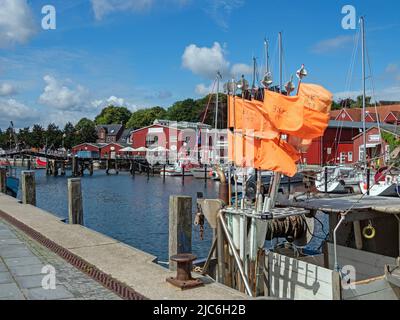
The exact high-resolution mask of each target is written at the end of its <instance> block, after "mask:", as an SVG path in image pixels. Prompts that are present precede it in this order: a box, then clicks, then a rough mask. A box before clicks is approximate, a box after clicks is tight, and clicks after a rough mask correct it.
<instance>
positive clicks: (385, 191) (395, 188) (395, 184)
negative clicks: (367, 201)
mask: <svg viewBox="0 0 400 320" xmlns="http://www.w3.org/2000/svg"><path fill="white" fill-rule="evenodd" d="M360 23H361V41H362V51H361V52H362V81H363V95H362V97H363V108H362V119H363V146H364V152H363V163H364V171H363V173H362V174H360V177H361V182H360V183H359V185H360V189H361V192H362V193H363V194H367V195H370V196H399V184H400V175H399V174H398V173H394V172H392V171H393V170H392V167H391V166H389V167H383V168H380V169H379V170H378V172H376V174H375V175H374V179H373V180H371V179H370V177H368V175H369V171H370V170H368V161H367V130H366V126H365V123H366V122H365V117H366V72H365V65H366V64H365V57H366V45H365V20H364V18H363V17H362V18H361V19H360ZM378 121H379V119H378ZM370 181H372V185H371V184H370V183H369V182H370Z"/></svg>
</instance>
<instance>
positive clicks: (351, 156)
mask: <svg viewBox="0 0 400 320" xmlns="http://www.w3.org/2000/svg"><path fill="white" fill-rule="evenodd" d="M347 160H348V161H349V162H353V151H349V152H347Z"/></svg>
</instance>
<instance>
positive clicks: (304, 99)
mask: <svg viewBox="0 0 400 320" xmlns="http://www.w3.org/2000/svg"><path fill="white" fill-rule="evenodd" d="M264 97H265V98H264V102H260V101H255V100H253V101H249V100H244V99H241V98H238V97H233V96H230V97H229V115H228V117H229V120H228V122H229V128H230V129H231V130H230V132H229V134H228V142H229V159H230V161H233V162H234V163H235V164H236V165H237V166H248V167H255V168H258V169H261V170H273V171H276V172H281V173H282V174H285V175H287V176H294V175H295V174H296V172H297V166H296V162H297V161H298V160H299V159H300V156H299V151H302V152H304V151H306V150H307V148H308V147H309V146H310V144H311V141H312V139H315V138H318V137H321V136H322V135H323V134H324V132H325V130H326V128H327V126H328V123H329V112H330V108H331V105H332V98H333V97H332V94H331V93H330V92H329V91H327V90H326V89H324V88H323V87H321V86H318V85H314V84H302V85H301V87H300V90H299V94H298V95H297V96H294V97H289V96H284V95H281V94H278V93H275V92H271V91H265V96H264ZM281 134H286V135H290V137H291V139H290V140H289V141H290V143H287V142H286V141H283V140H282V139H281Z"/></svg>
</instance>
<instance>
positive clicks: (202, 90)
mask: <svg viewBox="0 0 400 320" xmlns="http://www.w3.org/2000/svg"><path fill="white" fill-rule="evenodd" d="M211 91H212V85H211V86H206V85H205V84H204V83H200V84H198V85H197V86H196V89H195V92H196V94H198V95H199V96H205V95H207V94H210V93H211Z"/></svg>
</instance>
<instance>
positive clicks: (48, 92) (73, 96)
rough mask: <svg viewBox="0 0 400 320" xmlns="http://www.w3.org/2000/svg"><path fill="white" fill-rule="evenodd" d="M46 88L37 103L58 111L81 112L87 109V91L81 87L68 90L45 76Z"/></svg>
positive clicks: (53, 79)
mask: <svg viewBox="0 0 400 320" xmlns="http://www.w3.org/2000/svg"><path fill="white" fill-rule="evenodd" d="M43 79H44V81H45V83H46V87H45V88H44V92H43V93H42V94H41V96H40V98H39V102H40V103H42V104H43V105H46V106H48V107H52V108H55V109H59V110H70V111H71V110H72V111H74V110H76V111H79V110H83V109H87V108H88V107H89V104H88V101H89V91H88V90H87V89H86V88H84V87H82V86H81V85H78V86H76V88H75V89H70V88H68V87H67V86H65V85H64V84H63V83H61V82H59V81H58V80H57V79H56V78H54V77H53V76H50V75H46V76H45V77H44V78H43Z"/></svg>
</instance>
